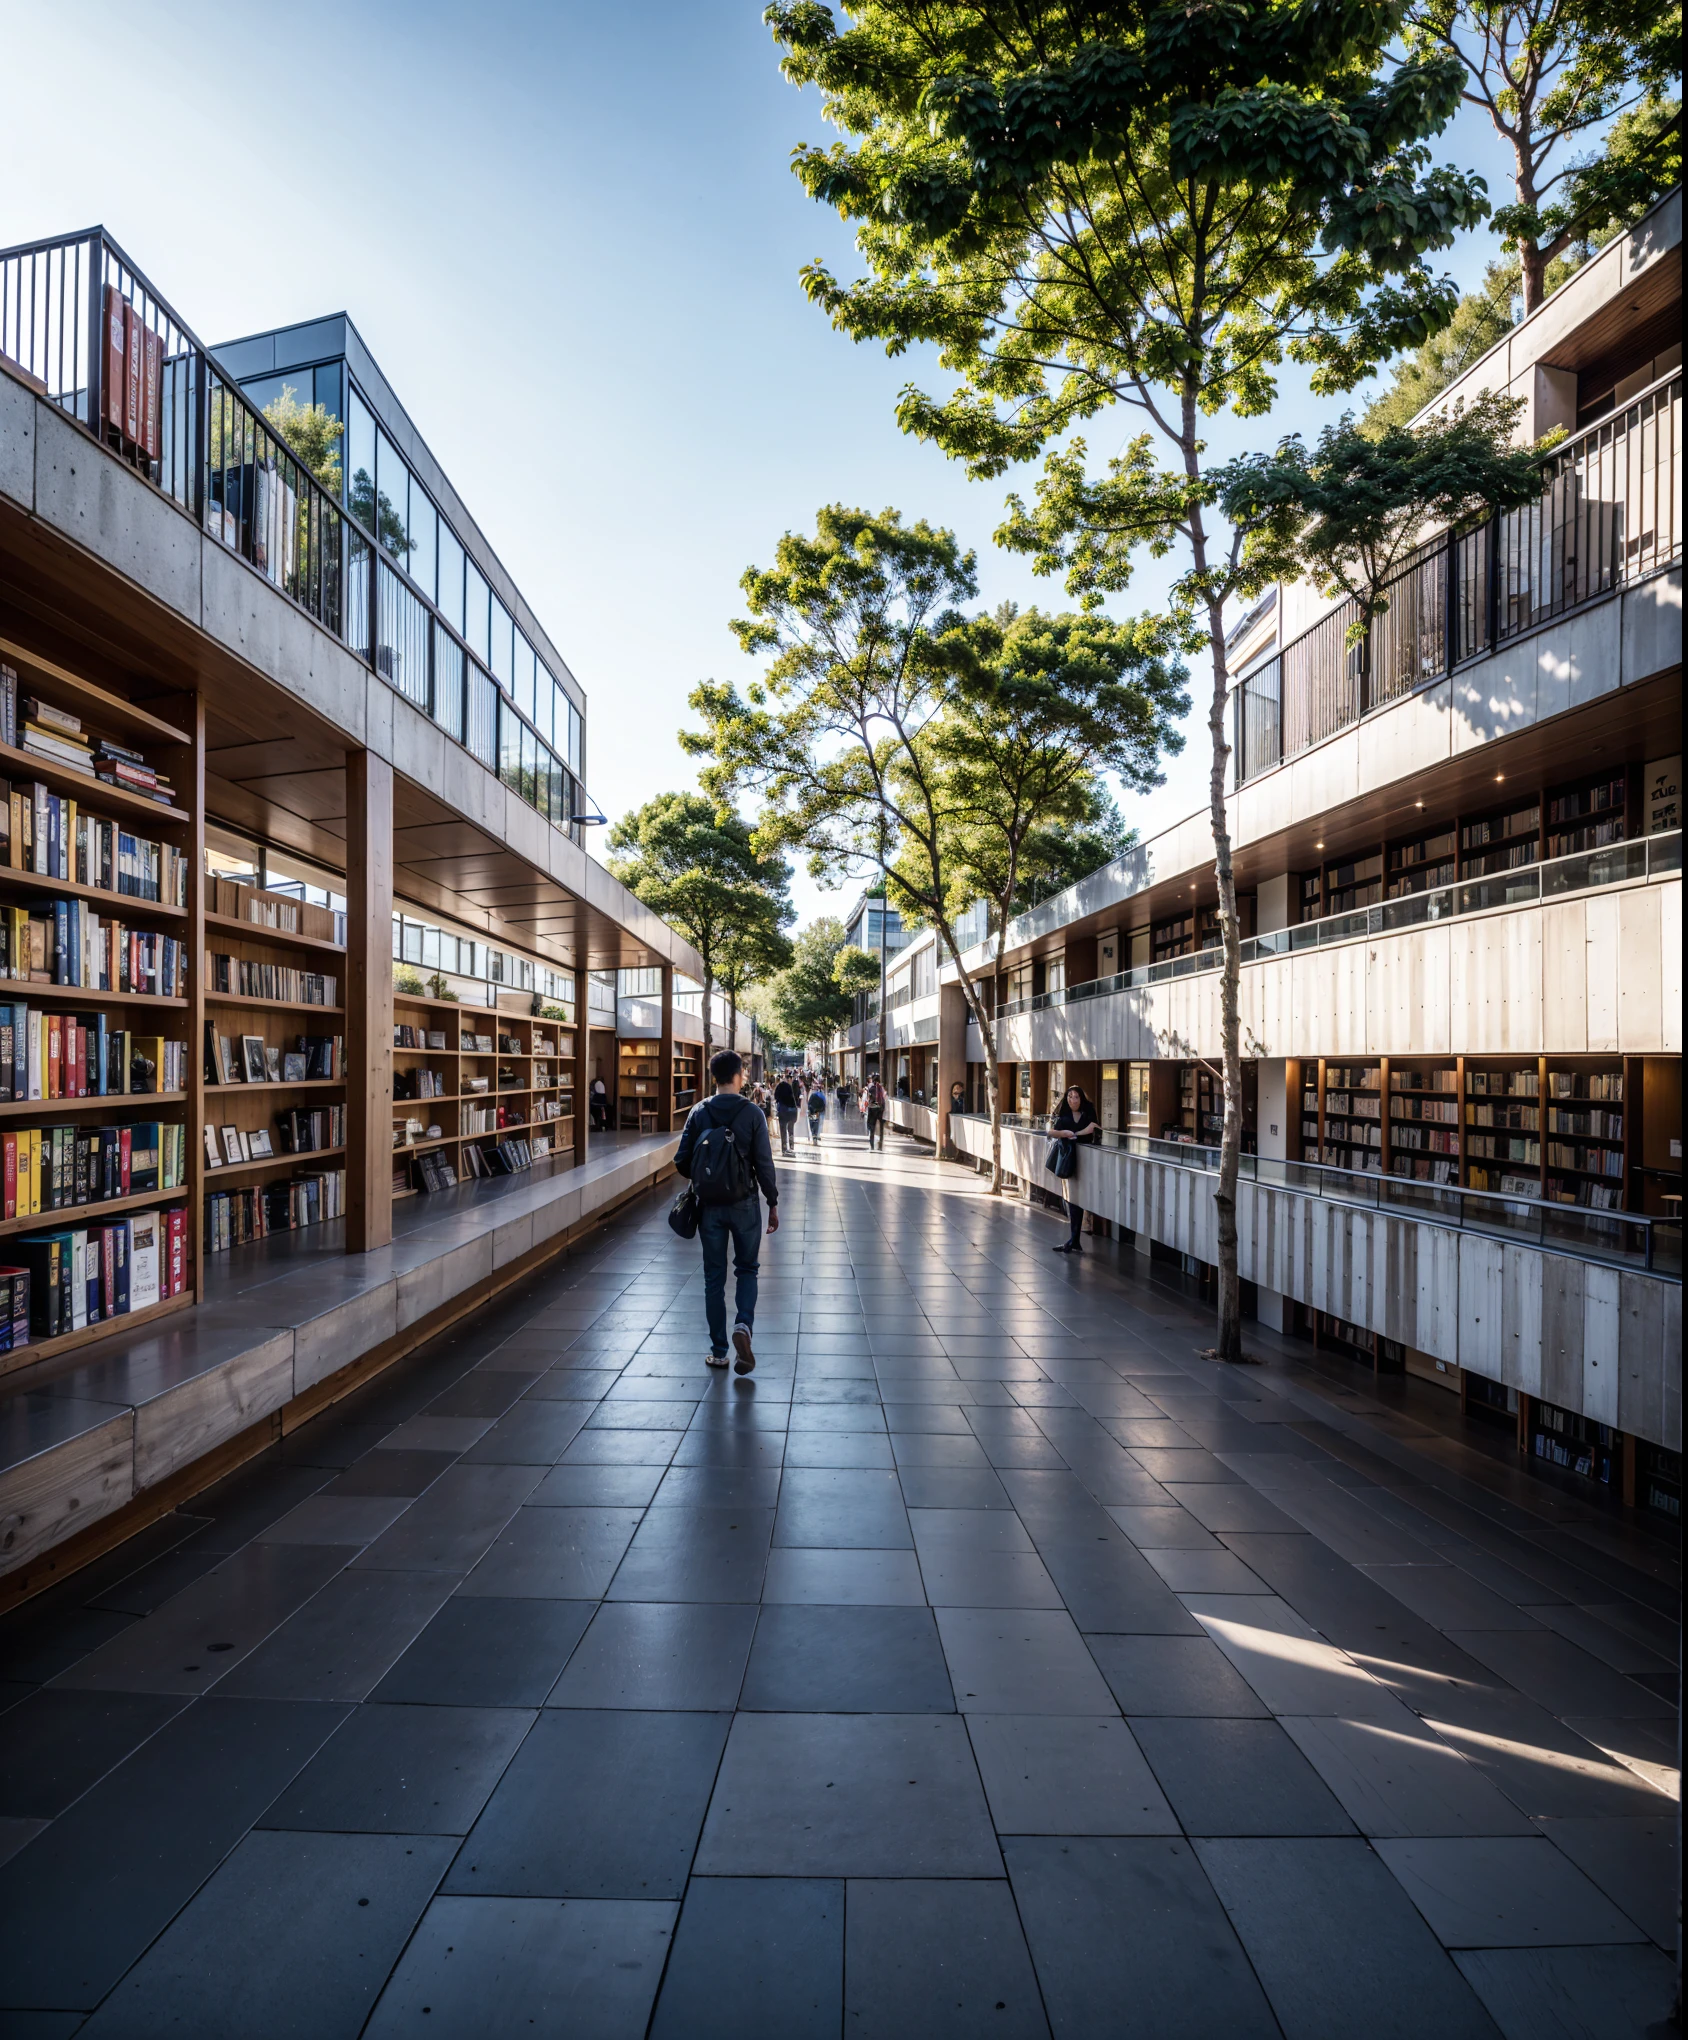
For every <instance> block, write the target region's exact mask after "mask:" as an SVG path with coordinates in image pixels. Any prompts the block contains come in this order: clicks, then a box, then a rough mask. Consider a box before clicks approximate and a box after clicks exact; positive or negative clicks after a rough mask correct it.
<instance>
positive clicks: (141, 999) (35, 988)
mask: <svg viewBox="0 0 1688 2040" xmlns="http://www.w3.org/2000/svg"><path fill="white" fill-rule="evenodd" d="M14 987H15V988H16V991H15V995H14V990H13V988H14ZM32 999H66V1000H68V1001H69V1002H70V1003H71V1004H72V1005H73V1006H154V1007H157V1008H159V1009H160V1010H162V1011H166V1012H185V1011H186V1010H187V1004H188V1002H187V1000H186V999H185V998H183V999H178V998H175V997H173V996H172V995H171V994H169V993H167V992H96V991H93V990H92V989H91V988H90V987H89V986H87V985H44V984H41V983H40V982H38V981H37V980H36V979H34V978H0V1006H27V1005H28V1004H29V1003H30V1001H31V1000H32Z"/></svg>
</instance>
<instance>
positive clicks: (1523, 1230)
mask: <svg viewBox="0 0 1688 2040" xmlns="http://www.w3.org/2000/svg"><path fill="white" fill-rule="evenodd" d="M952 1116H953V1117H955V1118H957V1119H968V1120H972V1121H974V1122H976V1123H977V1124H979V1125H982V1126H988V1125H989V1124H990V1117H989V1115H988V1114H987V1113H983V1112H958V1113H955V1114H954V1115H952ZM1002 1124H1003V1126H1004V1127H1006V1128H1009V1129H1010V1130H1013V1131H1019V1132H1023V1133H1043V1132H1045V1131H1047V1129H1048V1126H1049V1119H1048V1115H1047V1114H1042V1113H1037V1114H1033V1113H1018V1112H1005V1113H1003V1115H1002ZM1099 1141H1100V1145H1101V1146H1102V1147H1103V1148H1104V1149H1105V1150H1112V1151H1115V1152H1118V1153H1121V1154H1125V1155H1128V1156H1130V1157H1132V1158H1133V1159H1135V1160H1138V1161H1149V1162H1165V1163H1170V1164H1172V1165H1173V1166H1174V1167H1177V1168H1180V1169H1193V1170H1195V1171H1196V1172H1197V1173H1198V1174H1200V1175H1211V1176H1216V1175H1217V1174H1218V1173H1219V1150H1218V1149H1217V1148H1214V1147H1207V1146H1203V1145H1200V1144H1198V1143H1196V1142H1193V1141H1176V1140H1157V1139H1155V1138H1153V1137H1152V1136H1151V1135H1148V1134H1142V1133H1128V1132H1122V1131H1119V1130H1117V1129H1113V1128H1105V1129H1102V1130H1100V1133H1099ZM1239 1166H1240V1171H1241V1174H1242V1176H1243V1177H1244V1178H1245V1179H1246V1180H1248V1181H1251V1182H1257V1183H1265V1184H1270V1185H1274V1186H1275V1187H1277V1188H1279V1189H1282V1190H1293V1191H1299V1192H1302V1193H1304V1194H1306V1195H1309V1196H1314V1197H1320V1198H1324V1199H1326V1200H1327V1201H1330V1202H1333V1203H1340V1204H1357V1205H1362V1206H1365V1207H1367V1208H1370V1209H1373V1210H1382V1211H1387V1212H1389V1213H1391V1214H1392V1215H1394V1216H1397V1217H1401V1218H1415V1219H1419V1220H1422V1221H1423V1222H1424V1223H1425V1224H1427V1225H1440V1226H1446V1227H1448V1228H1449V1229H1450V1230H1451V1231H1455V1232H1480V1233H1484V1234H1486V1235H1491V1236H1498V1237H1501V1238H1504V1239H1509V1240H1514V1241H1517V1242H1518V1243H1519V1244H1521V1245H1526V1246H1534V1247H1538V1248H1541V1249H1543V1250H1544V1251H1546V1252H1548V1253H1563V1254H1569V1255H1571V1256H1572V1257H1573V1258H1575V1259H1578V1260H1590V1261H1615V1262H1617V1263H1619V1264H1620V1265H1622V1266H1624V1267H1630V1268H1639V1269H1642V1270H1644V1271H1645V1272H1647V1273H1650V1274H1654V1275H1659V1276H1662V1277H1664V1278H1665V1279H1666V1280H1668V1281H1674V1282H1680V1281H1681V1279H1682V1221H1681V1220H1680V1219H1679V1218H1655V1217H1652V1216H1649V1215H1648V1214H1647V1213H1644V1212H1633V1211H1596V1210H1592V1209H1591V1208H1590V1207H1589V1206H1587V1205H1582V1204H1558V1203H1554V1202H1553V1201H1551V1200H1550V1199H1547V1198H1542V1197H1525V1196H1515V1195H1512V1194H1510V1193H1507V1194H1504V1195H1503V1194H1501V1193H1500V1192H1498V1191H1493V1190H1466V1189H1462V1188H1460V1187H1459V1186H1458V1185H1457V1184H1452V1183H1425V1182H1421V1181H1420V1180H1419V1179H1418V1178H1417V1177H1416V1176H1386V1175H1385V1174H1384V1173H1383V1172H1382V1170H1381V1169H1337V1168H1332V1167H1330V1166H1329V1165H1328V1164H1327V1163H1324V1162H1291V1161H1283V1160H1279V1159H1277V1158H1276V1157H1274V1156H1270V1155H1243V1156H1242V1157H1241V1158H1240V1165H1239Z"/></svg>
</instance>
